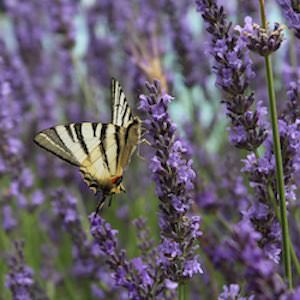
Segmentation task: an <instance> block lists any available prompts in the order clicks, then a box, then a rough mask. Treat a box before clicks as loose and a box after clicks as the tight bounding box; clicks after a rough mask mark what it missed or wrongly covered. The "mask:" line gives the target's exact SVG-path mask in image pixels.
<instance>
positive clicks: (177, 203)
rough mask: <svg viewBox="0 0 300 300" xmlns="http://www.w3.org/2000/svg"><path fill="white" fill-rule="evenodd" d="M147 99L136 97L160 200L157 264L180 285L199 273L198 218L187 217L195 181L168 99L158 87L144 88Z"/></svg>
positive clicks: (157, 84)
mask: <svg viewBox="0 0 300 300" xmlns="http://www.w3.org/2000/svg"><path fill="white" fill-rule="evenodd" d="M147 89H148V95H142V96H141V97H140V110H141V111H143V112H144V113H146V114H147V116H148V118H147V119H146V120H145V126H146V128H147V130H148V131H149V136H150V137H151V141H150V143H151V144H152V145H153V148H154V151H155V153H154V156H153V157H152V159H151V164H150V169H151V172H152V177H153V180H154V181H155V183H156V194H157V196H158V198H159V200H160V204H159V209H160V212H159V218H160V221H159V225H160V229H161V245H160V246H159V253H160V262H159V263H160V264H161V265H162V267H163V269H164V271H165V273H166V275H167V276H170V277H169V279H170V280H172V281H174V282H181V281H182V280H184V279H185V278H188V277H192V276H193V275H194V274H197V273H202V272H203V271H202V269H201V266H200V262H199V258H198V256H197V255H195V250H196V249H197V247H198V246H197V244H196V243H195V242H196V241H197V239H198V238H199V237H200V235H201V231H200V218H199V216H188V214H187V213H188V212H189V211H190V209H191V205H192V201H193V200H192V192H193V189H194V181H195V177H196V173H195V171H194V170H193V169H192V160H191V159H188V158H187V157H186V152H187V150H186V148H185V147H184V145H183V144H182V142H181V141H180V140H179V139H178V138H176V135H175V130H176V126H175V124H174V123H173V122H172V121H171V119H170V117H169V114H168V112H167V108H168V104H169V103H170V101H171V100H172V97H171V96H169V95H168V94H166V93H164V92H163V91H161V89H160V85H159V83H158V82H157V81H156V82H154V84H152V85H150V84H147Z"/></svg>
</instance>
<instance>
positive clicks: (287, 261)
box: [259, 0, 292, 288]
mask: <svg viewBox="0 0 300 300" xmlns="http://www.w3.org/2000/svg"><path fill="white" fill-rule="evenodd" d="M259 3H260V12H261V22H262V27H263V28H264V29H267V27H268V25H267V20H266V15H265V5H264V0H260V1H259ZM264 58H265V65H266V76H267V84H268V94H269V105H270V117H271V124H272V133H273V143H274V152H275V159H276V181H277V189H278V194H279V203H280V219H281V232H282V240H283V247H282V252H283V253H282V254H283V261H284V269H285V274H286V277H287V280H288V285H289V288H292V268H291V256H290V246H289V239H290V238H289V229H288V220H287V213H286V198H285V189H284V174H283V163H282V155H281V146H280V136H279V129H278V121H277V119H278V118H277V109H276V97H275V90H274V80H273V71H272V62H271V55H270V54H267V55H265V56H264Z"/></svg>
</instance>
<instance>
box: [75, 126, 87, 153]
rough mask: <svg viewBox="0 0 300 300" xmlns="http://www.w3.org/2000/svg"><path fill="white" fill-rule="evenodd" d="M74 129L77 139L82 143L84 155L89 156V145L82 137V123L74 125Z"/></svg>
mask: <svg viewBox="0 0 300 300" xmlns="http://www.w3.org/2000/svg"><path fill="white" fill-rule="evenodd" d="M74 127H75V132H76V135H77V139H78V141H79V143H80V146H81V148H82V150H83V151H84V153H85V154H86V155H89V150H88V148H87V145H86V143H85V141H84V136H83V135H82V123H76V124H75V125H74Z"/></svg>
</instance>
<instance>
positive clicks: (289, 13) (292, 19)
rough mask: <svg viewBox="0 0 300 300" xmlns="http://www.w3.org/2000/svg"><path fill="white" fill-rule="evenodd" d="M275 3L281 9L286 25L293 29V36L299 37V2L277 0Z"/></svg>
mask: <svg viewBox="0 0 300 300" xmlns="http://www.w3.org/2000/svg"><path fill="white" fill-rule="evenodd" d="M277 3H278V5H279V6H280V7H281V9H282V12H283V15H284V17H285V19H286V20H287V24H288V27H289V28H290V29H293V30H294V31H295V36H296V37H298V38H299V39H300V9H299V4H297V1H291V0H277ZM298 3H299V2H298ZM297 5H298V6H297Z"/></svg>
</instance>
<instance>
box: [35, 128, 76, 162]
mask: <svg viewBox="0 0 300 300" xmlns="http://www.w3.org/2000/svg"><path fill="white" fill-rule="evenodd" d="M33 141H34V143H35V144H37V145H38V146H40V147H41V148H43V149H44V150H46V151H48V152H50V153H52V154H54V155H56V156H57V157H59V158H60V159H62V160H64V161H66V162H68V163H69V164H71V165H73V166H77V167H78V166H79V163H78V162H77V160H76V158H75V157H74V155H73V154H72V152H71V151H70V150H69V148H68V147H67V146H66V145H65V143H64V141H63V140H62V139H61V137H60V135H59V134H58V132H57V131H56V129H55V127H51V128H49V129H46V130H44V131H41V132H40V133H38V134H37V135H36V136H35V137H34V139H33Z"/></svg>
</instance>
